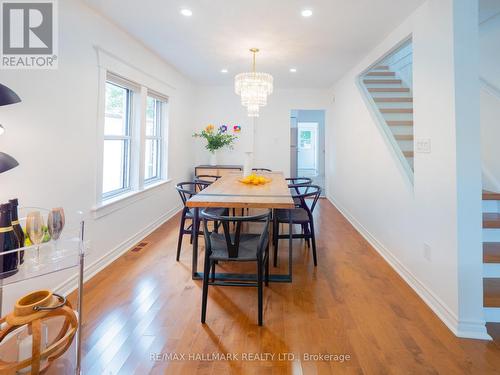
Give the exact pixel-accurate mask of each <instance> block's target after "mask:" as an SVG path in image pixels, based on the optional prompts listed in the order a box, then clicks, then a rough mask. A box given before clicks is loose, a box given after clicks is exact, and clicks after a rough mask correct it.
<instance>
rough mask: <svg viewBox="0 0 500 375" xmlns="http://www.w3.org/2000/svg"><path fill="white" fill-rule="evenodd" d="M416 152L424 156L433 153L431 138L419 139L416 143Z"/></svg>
mask: <svg viewBox="0 0 500 375" xmlns="http://www.w3.org/2000/svg"><path fill="white" fill-rule="evenodd" d="M416 151H417V152H420V153H424V154H429V153H430V152H431V140H430V138H418V139H417V142H416Z"/></svg>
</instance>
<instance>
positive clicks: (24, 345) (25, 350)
mask: <svg viewBox="0 0 500 375" xmlns="http://www.w3.org/2000/svg"><path fill="white" fill-rule="evenodd" d="M22 334H23V333H20V335H22ZM48 334H49V329H48V327H47V325H46V324H43V323H42V338H41V341H40V352H42V351H43V350H44V349H45V348H46V347H47V345H48V342H47V340H48V336H49V335H48ZM32 345H33V336H32V335H29V334H28V335H26V336H24V337H23V338H22V339H19V338H18V354H17V360H18V361H19V362H21V361H24V360H25V359H28V358H31V354H32V353H31V352H32V350H31V348H32ZM40 366H41V365H40ZM29 372H31V366H28V367H25V368H23V369H21V370H19V371H17V373H18V374H27V373H29Z"/></svg>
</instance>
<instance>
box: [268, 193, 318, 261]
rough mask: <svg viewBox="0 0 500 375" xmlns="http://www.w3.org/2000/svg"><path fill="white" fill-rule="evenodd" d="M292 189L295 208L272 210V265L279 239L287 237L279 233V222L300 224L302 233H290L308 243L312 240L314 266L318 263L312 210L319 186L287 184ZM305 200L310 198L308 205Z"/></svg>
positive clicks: (276, 256)
mask: <svg viewBox="0 0 500 375" xmlns="http://www.w3.org/2000/svg"><path fill="white" fill-rule="evenodd" d="M288 187H289V188H290V189H291V190H292V197H293V200H294V202H295V208H294V209H291V210H286V209H278V210H275V211H274V218H273V234H274V235H273V247H274V266H275V267H276V266H277V265H278V244H279V240H280V239H288V238H289V235H288V234H280V232H279V230H280V224H282V223H283V224H288V223H289V221H290V215H291V219H292V220H291V221H292V224H300V225H301V226H302V230H303V231H302V233H294V234H292V238H301V239H305V240H306V242H307V243H308V245H309V240H311V242H312V249H313V259H314V266H317V265H318V261H317V255H316V235H315V232H314V217H313V211H314V208H315V207H316V203H317V202H318V199H319V197H320V195H321V188H320V187H319V186H317V185H301V184H298V185H289V186H288ZM306 200H310V201H311V202H310V203H311V205H310V206H309V205H308V203H307V201H306Z"/></svg>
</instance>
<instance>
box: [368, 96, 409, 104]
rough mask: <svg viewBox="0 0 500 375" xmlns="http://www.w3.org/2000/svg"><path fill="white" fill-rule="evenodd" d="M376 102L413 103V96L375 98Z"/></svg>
mask: <svg viewBox="0 0 500 375" xmlns="http://www.w3.org/2000/svg"><path fill="white" fill-rule="evenodd" d="M373 100H374V101H375V102H376V103H411V102H413V98H412V97H408V98H373Z"/></svg>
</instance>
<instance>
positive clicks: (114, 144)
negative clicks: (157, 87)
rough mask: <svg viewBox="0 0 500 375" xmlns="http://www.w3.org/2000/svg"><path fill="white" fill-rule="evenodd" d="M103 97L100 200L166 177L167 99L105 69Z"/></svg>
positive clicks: (142, 187)
mask: <svg viewBox="0 0 500 375" xmlns="http://www.w3.org/2000/svg"><path fill="white" fill-rule="evenodd" d="M104 101H105V102H104V114H103V115H104V124H103V131H104V137H103V138H104V144H103V152H102V185H101V186H100V189H101V190H100V193H101V194H100V195H98V196H100V197H101V198H100V199H101V201H105V200H107V199H110V198H115V197H119V196H120V195H121V194H124V193H128V192H135V191H141V190H143V189H144V187H145V186H146V187H148V186H147V185H151V184H152V183H154V182H158V181H160V180H162V179H163V178H164V177H166V170H165V169H166V168H165V160H166V157H165V154H166V146H165V145H166V143H165V137H166V129H165V123H166V113H167V103H168V101H167V99H166V98H165V97H163V96H161V95H159V94H156V93H154V92H152V91H150V90H148V88H146V87H144V86H141V85H139V84H136V83H133V82H130V81H128V80H125V79H123V78H122V77H119V76H115V75H112V74H111V73H107V74H106V82H105V89H104Z"/></svg>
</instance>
